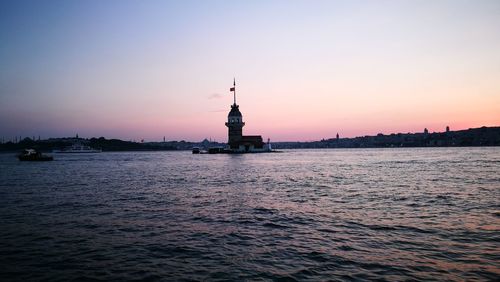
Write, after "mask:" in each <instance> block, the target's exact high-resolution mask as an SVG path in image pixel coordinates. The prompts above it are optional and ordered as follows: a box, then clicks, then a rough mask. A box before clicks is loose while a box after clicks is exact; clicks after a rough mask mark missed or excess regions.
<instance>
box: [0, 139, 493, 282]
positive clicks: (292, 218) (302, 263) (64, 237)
mask: <svg viewBox="0 0 500 282" xmlns="http://www.w3.org/2000/svg"><path fill="white" fill-rule="evenodd" d="M54 157H55V159H54V161H52V162H20V161H18V160H17V159H16V158H15V155H14V154H12V153H9V154H7V153H3V154H0V280H1V281H372V280H378V281H404V280H405V281H495V280H496V281H499V280H500V148H498V147H476V148H410V149H408V148H388V149H316V150H285V151H283V152H281V153H267V154H241V155H225V154H221V155H208V154H206V155H193V154H191V152H189V151H172V152H119V153H118V152H116V153H115V152H103V153H97V154H55V155H54Z"/></svg>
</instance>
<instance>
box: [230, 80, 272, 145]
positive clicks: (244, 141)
mask: <svg viewBox="0 0 500 282" xmlns="http://www.w3.org/2000/svg"><path fill="white" fill-rule="evenodd" d="M230 91H231V92H233V94H234V103H233V104H232V105H231V111H229V114H228V115H227V122H226V126H227V127H228V141H227V143H228V145H229V149H230V150H231V151H233V152H242V153H244V152H265V151H270V150H271V145H270V143H269V139H268V143H267V144H265V143H264V142H263V141H262V136H260V135H243V126H245V123H244V122H243V115H242V114H241V112H240V109H239V108H240V106H239V105H237V104H236V82H234V83H233V87H231V89H230Z"/></svg>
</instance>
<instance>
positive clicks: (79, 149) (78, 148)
mask: <svg viewBox="0 0 500 282" xmlns="http://www.w3.org/2000/svg"><path fill="white" fill-rule="evenodd" d="M52 152H53V153H101V152H102V150H101V149H93V148H91V147H89V146H85V145H81V144H75V145H73V146H71V147H67V148H64V149H62V150H52Z"/></svg>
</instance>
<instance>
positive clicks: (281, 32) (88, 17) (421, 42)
mask: <svg viewBox="0 0 500 282" xmlns="http://www.w3.org/2000/svg"><path fill="white" fill-rule="evenodd" d="M499 50H500V1H269V2H268V1H235V2H229V1H3V2H2V3H1V4H0V61H1V62H2V63H1V64H0V120H1V122H0V139H1V138H5V140H6V141H7V140H9V139H11V138H13V137H14V136H23V137H26V136H30V137H31V136H39V135H40V136H42V138H48V137H64V136H74V135H75V134H77V133H78V134H79V135H80V136H81V137H99V136H104V137H106V138H120V139H124V140H141V139H144V140H146V141H160V140H162V139H163V137H164V136H165V138H166V139H167V140H189V141H200V140H202V139H204V138H211V139H213V140H217V141H219V142H226V141H227V128H226V127H225V126H224V122H225V121H226V119H227V114H228V112H229V110H230V105H231V104H232V102H233V96H232V94H231V92H230V91H229V88H230V87H231V86H232V83H233V77H236V89H237V92H236V95H237V97H236V99H237V103H238V104H239V105H240V110H241V112H242V114H243V120H244V121H245V123H246V125H245V127H244V128H243V131H244V134H260V135H262V137H263V138H264V139H266V140H267V138H271V140H272V141H311V140H319V139H322V138H333V137H334V136H335V134H336V133H337V132H338V133H339V134H340V136H341V137H355V136H363V135H375V134H377V133H385V134H389V133H398V132H402V133H406V132H422V131H423V130H424V128H428V129H429V131H431V132H433V131H436V132H442V131H444V130H445V127H446V126H450V128H451V130H460V129H467V128H472V127H480V126H500V52H499Z"/></svg>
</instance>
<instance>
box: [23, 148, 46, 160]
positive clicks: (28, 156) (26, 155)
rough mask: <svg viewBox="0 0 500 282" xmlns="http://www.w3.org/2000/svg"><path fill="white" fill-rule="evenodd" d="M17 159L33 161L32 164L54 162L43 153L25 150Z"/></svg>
mask: <svg viewBox="0 0 500 282" xmlns="http://www.w3.org/2000/svg"><path fill="white" fill-rule="evenodd" d="M17 158H18V159H19V160H20V161H31V162H36V161H52V160H54V158H53V157H52V156H48V155H43V154H42V153H41V152H37V151H36V150H34V149H24V150H23V151H22V152H21V153H20V154H19V155H17Z"/></svg>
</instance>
